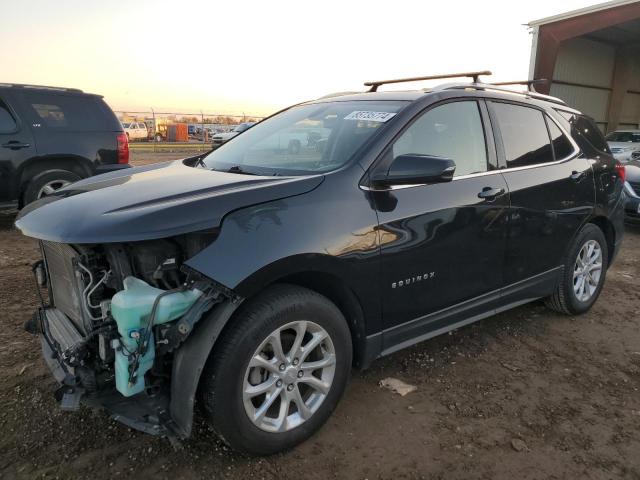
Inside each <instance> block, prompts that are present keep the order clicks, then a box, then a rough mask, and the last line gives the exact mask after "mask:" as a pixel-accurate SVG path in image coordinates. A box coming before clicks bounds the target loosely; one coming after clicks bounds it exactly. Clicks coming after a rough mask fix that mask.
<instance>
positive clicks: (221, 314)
mask: <svg viewBox="0 0 640 480" xmlns="http://www.w3.org/2000/svg"><path fill="white" fill-rule="evenodd" d="M240 303H241V301H240V300H238V299H234V300H233V301H232V300H227V301H223V302H220V303H218V304H216V305H215V306H214V307H213V309H212V310H211V311H210V312H208V313H207V315H206V316H205V317H204V318H203V319H202V321H200V322H198V325H197V328H195V329H194V333H195V334H192V335H189V336H188V338H186V339H185V340H184V341H183V343H182V344H181V346H180V348H178V349H177V350H176V351H175V352H174V354H173V359H172V366H171V380H170V382H168V383H167V384H165V385H162V386H160V387H154V388H148V389H145V390H144V391H143V392H141V393H138V394H136V395H134V396H131V397H125V396H123V395H121V394H120V393H119V392H118V391H117V390H116V388H115V380H114V379H113V378H109V376H108V375H107V377H106V378H96V376H95V372H93V371H91V370H90V369H89V368H87V367H85V366H83V365H78V364H77V363H76V360H77V359H75V358H74V357H73V352H74V351H79V350H80V349H81V348H82V345H79V344H78V343H75V345H70V343H72V342H75V341H77V338H78V336H79V337H80V338H81V342H84V341H85V339H82V337H81V336H80V335H79V334H78V333H77V330H76V329H75V327H74V325H73V322H71V320H70V319H69V318H68V317H66V315H64V314H63V313H62V312H60V311H58V310H57V309H55V308H53V307H46V306H43V307H41V308H39V309H38V310H37V311H36V313H35V314H34V316H33V318H32V320H31V321H29V322H27V325H26V326H25V327H26V329H27V331H29V332H30V333H34V334H37V335H38V336H39V338H40V342H41V346H42V354H43V358H44V360H45V362H46V364H47V366H48V367H49V369H50V370H51V372H52V374H53V376H54V378H55V379H56V380H57V381H58V383H59V384H60V385H61V386H60V388H59V389H58V390H57V391H56V392H55V396H56V398H57V399H58V400H59V402H60V407H61V409H63V410H66V411H75V410H78V409H79V407H80V405H81V404H85V405H87V406H90V407H94V408H103V409H105V410H106V411H108V412H109V413H110V414H111V418H112V419H114V420H117V421H118V422H120V423H122V424H124V425H126V426H128V427H130V428H133V429H136V430H139V431H142V432H145V433H148V434H152V435H160V436H165V437H167V438H168V439H169V440H170V441H171V442H172V443H173V444H174V446H175V445H177V442H178V441H179V440H180V439H184V438H188V437H189V436H190V435H191V431H192V424H193V409H194V403H195V397H196V393H197V388H198V384H199V381H200V375H201V373H202V371H203V367H204V365H205V363H206V360H207V358H208V357H209V354H210V352H211V349H212V348H213V345H214V343H215V341H216V340H217V338H218V337H219V335H220V333H221V331H222V329H223V327H224V325H225V324H226V323H227V321H228V320H229V319H230V317H231V315H232V314H233V312H234V311H235V310H236V309H237V307H238V306H239V305H240ZM52 327H53V328H52ZM76 335H78V336H76ZM70 347H71V348H70Z"/></svg>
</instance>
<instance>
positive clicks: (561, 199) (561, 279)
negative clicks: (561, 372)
mask: <svg viewBox="0 0 640 480" xmlns="http://www.w3.org/2000/svg"><path fill="white" fill-rule="evenodd" d="M474 75H476V76H477V74H473V75H472V76H474ZM476 80H477V78H476ZM381 83H383V82H374V84H373V86H372V90H374V91H370V92H366V93H358V94H346V95H339V96H333V97H327V98H323V99H319V100H316V101H312V102H308V103H305V104H301V105H297V106H294V107H291V108H290V109H287V110H285V111H283V112H281V113H278V114H276V115H274V116H273V117H271V118H269V119H267V120H264V121H262V122H260V123H258V124H256V125H255V126H253V127H252V128H251V129H249V130H247V131H246V132H244V133H243V134H242V135H239V136H238V137H236V138H234V139H233V140H231V141H229V142H228V143H226V144H224V145H223V146H221V147H220V148H219V149H217V150H215V151H214V152H212V153H208V154H204V155H202V156H200V157H194V158H190V159H187V160H183V161H174V162H169V163H162V164H156V165H148V166H145V167H140V168H135V169H132V170H129V171H125V172H117V173H110V174H106V175H103V176H101V177H98V178H95V179H87V180H83V181H80V182H77V183H75V184H73V185H72V186H69V187H67V188H63V189H61V190H58V191H56V192H54V193H53V194H52V195H50V196H49V197H47V198H45V199H42V200H40V201H38V202H36V203H34V204H32V205H29V206H28V207H27V208H25V209H24V210H23V211H22V213H21V216H20V217H19V218H18V220H17V222H16V226H17V227H18V228H19V229H20V230H22V232H23V233H24V234H25V235H27V236H30V237H33V238H36V239H39V240H40V244H41V248H42V253H43V256H44V263H43V264H37V265H35V267H34V268H35V271H36V273H37V275H36V276H37V277H39V278H41V279H43V280H44V281H43V283H47V284H48V285H49V287H50V288H49V295H48V296H47V297H45V298H44V299H43V302H42V307H41V308H40V309H39V310H38V311H37V313H36V315H35V316H34V319H33V320H32V321H30V322H28V324H27V329H28V330H29V331H31V332H34V333H38V334H39V335H40V338H41V342H42V348H43V351H44V358H45V360H46V362H47V363H48V364H49V366H50V368H51V369H52V370H53V372H54V374H55V376H56V378H57V379H58V380H59V381H60V382H61V383H62V386H61V388H60V390H59V391H58V396H59V398H60V399H61V405H62V406H63V408H65V409H75V408H78V405H79V402H80V400H81V399H83V400H84V401H86V402H87V403H89V404H92V405H102V406H104V407H106V408H107V409H108V410H110V411H111V412H112V413H113V414H114V416H115V418H117V419H118V420H120V421H122V422H124V423H126V424H128V425H129V426H131V427H134V428H138V429H140V430H144V431H147V432H151V433H156V434H163V435H167V436H169V437H171V438H176V437H178V438H179V437H186V436H188V435H190V433H191V430H192V417H193V408H194V401H195V399H196V398H198V399H199V402H200V405H201V407H202V409H201V410H202V411H203V412H204V414H205V415H206V416H207V418H208V419H209V421H210V422H211V424H212V425H213V428H214V429H215V431H216V432H218V434H219V435H220V437H221V438H222V439H223V440H224V441H225V442H227V443H228V444H229V445H230V446H232V447H233V448H235V449H238V450H241V451H245V452H250V453H254V454H269V453H273V452H277V451H280V450H282V449H286V448H288V447H291V446H293V445H296V444H297V443H299V442H301V441H303V440H304V439H306V438H308V437H309V436H310V435H311V434H312V433H313V432H315V431H316V430H317V429H318V428H319V427H320V426H321V425H322V424H323V423H324V422H325V420H327V418H328V417H329V415H330V413H331V411H332V410H333V409H334V408H335V407H336V404H337V403H338V400H339V398H340V396H341V395H342V393H343V391H344V388H345V385H346V383H347V380H348V377H349V373H350V370H351V367H352V365H356V366H358V367H360V368H364V367H366V366H368V365H369V364H370V363H371V362H372V361H373V360H375V359H376V358H378V357H380V356H384V355H388V354H390V353H392V352H395V351H397V350H399V349H401V348H404V347H407V346H409V345H412V344H414V343H416V342H420V341H422V340H426V339H428V338H431V337H433V336H435V335H439V334H441V333H444V332H447V331H449V330H452V329H454V328H459V327H462V326H464V325H467V324H470V323H472V322H475V321H477V320H480V319H482V318H485V317H488V316H490V315H494V314H495V313H497V312H500V311H503V310H506V309H509V308H512V307H515V306H517V305H521V304H523V303H526V302H530V301H532V300H535V299H539V298H544V299H546V302H547V305H549V306H550V307H551V308H552V309H554V310H556V311H558V312H562V313H565V314H569V315H576V314H580V313H583V312H586V311H587V310H589V308H591V306H592V305H593V303H594V302H595V301H596V299H597V298H598V295H599V294H600V292H601V289H602V286H603V284H604V279H605V274H606V272H607V268H608V267H609V265H610V264H611V262H612V261H613V259H614V258H615V256H616V252H617V251H618V248H619V246H620V243H621V240H622V235H623V216H624V213H623V203H622V189H623V181H624V168H623V167H622V166H621V165H620V164H618V163H617V162H616V161H615V160H614V159H613V158H612V156H611V155H610V153H609V151H608V149H607V148H606V142H604V139H603V138H602V135H601V134H600V133H599V131H598V129H597V127H596V126H595V124H594V123H593V121H592V120H590V119H589V118H587V117H585V116H584V115H582V114H581V113H580V112H578V111H576V110H574V109H572V108H570V107H568V106H567V105H565V104H564V103H563V102H562V101H560V100H557V99H554V98H552V97H546V96H543V95H538V94H536V93H533V92H523V93H514V92H509V91H504V88H502V89H501V88H500V87H497V86H493V85H489V84H482V83H478V82H477V81H474V82H472V83H454V84H449V85H444V86H441V87H437V88H433V89H430V90H426V91H422V90H420V91H404V92H376V91H375V89H376V88H377V86H378V85H379V84H381ZM292 129H305V130H307V131H308V133H309V136H310V137H313V138H317V139H321V140H322V139H323V143H325V144H326V145H325V147H324V148H322V149H317V148H315V147H314V146H308V145H303V146H301V148H300V149H299V150H298V151H296V152H292V151H290V150H289V149H280V148H275V147H274V145H278V144H279V142H277V141H276V139H277V138H278V137H279V136H281V135H283V134H284V133H285V132H289V131H291V130H292Z"/></svg>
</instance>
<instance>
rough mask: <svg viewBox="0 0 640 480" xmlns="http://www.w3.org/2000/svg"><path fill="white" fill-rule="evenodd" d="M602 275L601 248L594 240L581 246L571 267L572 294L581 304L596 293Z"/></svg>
mask: <svg viewBox="0 0 640 480" xmlns="http://www.w3.org/2000/svg"><path fill="white" fill-rule="evenodd" d="M601 275H602V247H601V246H600V244H599V243H598V242H597V241H596V240H588V241H587V242H585V244H584V245H582V248H580V251H579V252H578V256H577V257H576V262H575V264H574V267H573V292H574V293H575V296H576V298H577V299H578V300H580V301H581V302H586V301H588V300H589V299H590V298H591V297H592V296H593V294H594V293H595V292H596V290H597V288H598V285H599V283H600V277H601Z"/></svg>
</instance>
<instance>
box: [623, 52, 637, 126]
mask: <svg viewBox="0 0 640 480" xmlns="http://www.w3.org/2000/svg"><path fill="white" fill-rule="evenodd" d="M631 62H632V65H631V72H632V73H631V85H630V86H629V90H631V91H627V93H626V95H625V97H624V103H623V105H622V112H621V114H620V126H619V127H620V128H640V58H639V57H638V56H634V57H631Z"/></svg>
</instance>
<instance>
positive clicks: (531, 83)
mask: <svg viewBox="0 0 640 480" xmlns="http://www.w3.org/2000/svg"><path fill="white" fill-rule="evenodd" d="M548 82H549V80H547V79H546V78H534V79H533V80H514V81H511V82H491V85H496V86H503V85H526V86H527V89H528V90H529V91H530V92H535V91H536V89H535V88H534V86H535V85H542V84H544V83H548ZM536 93H537V92H536Z"/></svg>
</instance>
